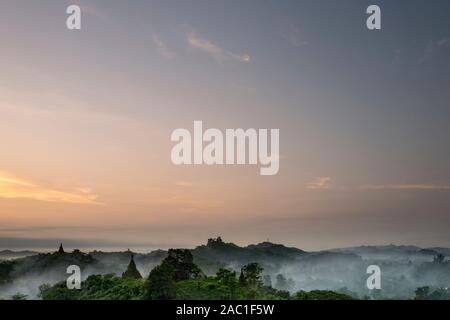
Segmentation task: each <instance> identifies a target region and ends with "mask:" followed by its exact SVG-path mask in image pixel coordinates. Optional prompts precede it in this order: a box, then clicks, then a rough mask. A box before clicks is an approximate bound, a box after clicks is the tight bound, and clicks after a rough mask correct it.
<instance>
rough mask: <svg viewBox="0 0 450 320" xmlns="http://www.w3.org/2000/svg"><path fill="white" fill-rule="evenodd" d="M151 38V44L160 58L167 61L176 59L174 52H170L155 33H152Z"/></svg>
mask: <svg viewBox="0 0 450 320" xmlns="http://www.w3.org/2000/svg"><path fill="white" fill-rule="evenodd" d="M152 37H153V43H154V44H155V46H156V50H157V51H158V53H159V55H160V56H162V57H163V58H165V59H167V60H173V59H175V58H176V56H177V54H176V53H175V52H174V51H172V50H170V49H169V48H168V47H167V46H166V44H165V43H164V42H163V41H162V40H161V38H160V37H159V36H158V35H157V34H156V33H153V36H152Z"/></svg>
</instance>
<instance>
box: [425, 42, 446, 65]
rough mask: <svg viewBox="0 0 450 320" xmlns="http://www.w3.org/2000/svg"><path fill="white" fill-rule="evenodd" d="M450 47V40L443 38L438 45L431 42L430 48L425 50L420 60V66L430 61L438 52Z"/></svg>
mask: <svg viewBox="0 0 450 320" xmlns="http://www.w3.org/2000/svg"><path fill="white" fill-rule="evenodd" d="M448 47H450V38H442V39H441V40H439V41H438V42H437V43H434V42H433V41H430V43H428V46H427V47H426V48H425V51H424V53H423V55H422V57H421V58H420V59H419V64H423V63H425V62H427V61H430V60H431V59H432V58H433V56H434V54H435V53H436V52H437V51H439V50H441V49H444V48H448Z"/></svg>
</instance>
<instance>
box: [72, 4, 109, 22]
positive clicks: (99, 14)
mask: <svg viewBox="0 0 450 320" xmlns="http://www.w3.org/2000/svg"><path fill="white" fill-rule="evenodd" d="M72 3H73V4H76V5H77V6H79V7H80V9H81V12H82V14H84V13H85V14H87V15H90V16H93V17H96V18H100V19H106V14H105V13H104V12H103V11H102V10H100V9H98V8H97V7H95V6H93V5H92V4H89V5H87V4H86V3H84V1H83V2H82V1H80V0H72Z"/></svg>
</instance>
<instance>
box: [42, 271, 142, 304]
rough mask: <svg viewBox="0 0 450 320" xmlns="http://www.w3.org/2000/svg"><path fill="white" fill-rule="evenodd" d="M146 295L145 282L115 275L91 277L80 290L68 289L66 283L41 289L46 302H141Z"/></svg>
mask: <svg viewBox="0 0 450 320" xmlns="http://www.w3.org/2000/svg"><path fill="white" fill-rule="evenodd" d="M145 294H146V292H145V286H144V280H136V279H122V278H120V277H117V276H114V275H104V276H101V275H94V276H90V277H88V278H87V279H86V281H83V283H82V285H81V289H80V290H69V289H67V286H66V283H65V282H60V283H57V284H56V285H54V286H49V285H43V286H41V287H40V297H41V298H42V299H44V300H141V299H144V297H145Z"/></svg>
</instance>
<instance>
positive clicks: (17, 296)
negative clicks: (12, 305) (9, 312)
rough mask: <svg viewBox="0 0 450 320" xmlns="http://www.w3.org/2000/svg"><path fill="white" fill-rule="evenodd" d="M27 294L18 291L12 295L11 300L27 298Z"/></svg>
mask: <svg viewBox="0 0 450 320" xmlns="http://www.w3.org/2000/svg"><path fill="white" fill-rule="evenodd" d="M27 297H28V296H27V295H26V294H22V293H16V294H15V295H13V296H11V300H27Z"/></svg>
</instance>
